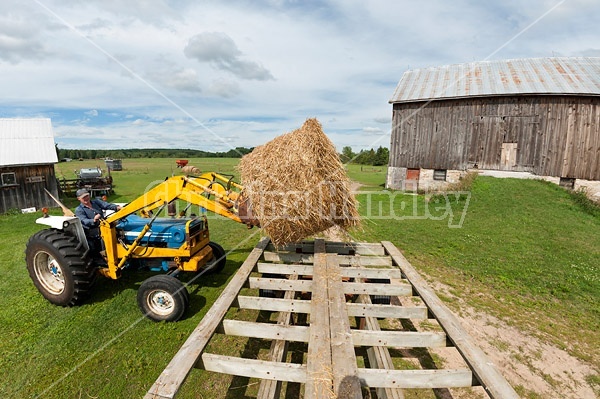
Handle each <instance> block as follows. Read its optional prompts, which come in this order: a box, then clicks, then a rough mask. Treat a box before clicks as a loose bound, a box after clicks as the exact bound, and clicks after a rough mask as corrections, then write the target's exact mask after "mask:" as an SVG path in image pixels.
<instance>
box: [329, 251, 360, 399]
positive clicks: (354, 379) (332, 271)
mask: <svg viewBox="0 0 600 399" xmlns="http://www.w3.org/2000/svg"><path fill="white" fill-rule="evenodd" d="M339 258H340V257H339V256H336V255H328V256H327V281H328V283H329V286H328V290H327V295H328V298H329V318H330V322H329V323H330V332H331V362H332V364H333V391H334V393H335V395H336V397H338V398H347V399H351V398H354V399H362V392H361V387H360V380H359V379H358V376H357V373H358V367H357V366H356V355H355V354H354V344H353V343H352V334H351V331H350V323H349V321H348V314H347V313H346V296H345V295H344V289H343V284H342V276H341V272H340V267H339V265H338V261H339Z"/></svg>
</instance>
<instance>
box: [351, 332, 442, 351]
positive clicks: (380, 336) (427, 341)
mask: <svg viewBox="0 0 600 399" xmlns="http://www.w3.org/2000/svg"><path fill="white" fill-rule="evenodd" d="M352 340H353V341H354V345H356V346H388V347H403V348H410V347H412V348H443V347H445V346H446V342H447V340H446V334H445V333H443V332H417V331H364V330H352Z"/></svg>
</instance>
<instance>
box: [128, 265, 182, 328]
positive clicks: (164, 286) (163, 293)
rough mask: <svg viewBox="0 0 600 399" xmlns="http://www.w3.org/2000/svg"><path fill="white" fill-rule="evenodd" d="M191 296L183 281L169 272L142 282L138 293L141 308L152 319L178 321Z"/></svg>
mask: <svg viewBox="0 0 600 399" xmlns="http://www.w3.org/2000/svg"><path fill="white" fill-rule="evenodd" d="M189 302H190V297H189V294H188V291H187V289H186V288H185V287H184V286H183V283H182V282H181V281H179V280H178V279H177V278H175V277H173V276H170V275H168V274H159V275H156V276H152V277H150V278H147V279H146V280H144V281H143V282H142V285H140V288H139V290H138V293H137V303H138V306H139V307H140V310H141V311H142V313H143V314H144V316H146V317H147V318H149V319H150V320H152V321H177V320H179V319H181V317H182V316H183V314H184V313H185V309H186V308H187V307H188V305H189Z"/></svg>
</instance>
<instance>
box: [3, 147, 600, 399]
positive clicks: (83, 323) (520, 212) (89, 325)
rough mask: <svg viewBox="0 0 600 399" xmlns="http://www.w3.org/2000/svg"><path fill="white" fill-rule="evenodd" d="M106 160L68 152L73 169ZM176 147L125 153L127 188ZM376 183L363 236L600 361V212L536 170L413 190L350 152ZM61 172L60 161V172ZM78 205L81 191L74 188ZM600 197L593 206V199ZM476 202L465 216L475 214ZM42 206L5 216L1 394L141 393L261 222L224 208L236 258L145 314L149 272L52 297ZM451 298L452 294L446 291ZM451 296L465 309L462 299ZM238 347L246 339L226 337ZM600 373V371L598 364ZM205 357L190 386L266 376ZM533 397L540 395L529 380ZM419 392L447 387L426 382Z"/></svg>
mask: <svg viewBox="0 0 600 399" xmlns="http://www.w3.org/2000/svg"><path fill="white" fill-rule="evenodd" d="M236 162H237V160H232V159H198V160H190V164H193V165H195V166H197V167H199V168H200V169H201V170H216V171H220V172H223V173H235V164H236ZM97 165H98V166H103V165H102V163H101V161H98V162H95V161H94V162H92V161H84V162H70V163H61V164H58V165H57V169H58V170H60V171H62V173H63V174H64V175H65V177H67V178H72V177H73V169H75V168H81V167H89V166H97ZM174 165H175V163H174V160H172V159H152V160H148V159H141V160H129V159H127V160H124V162H123V166H124V170H123V171H119V172H113V176H114V179H115V184H116V186H115V195H114V196H113V197H111V199H110V200H111V201H114V202H127V201H129V200H131V199H133V198H135V197H136V196H138V195H140V194H141V193H142V192H143V191H144V190H145V189H146V188H147V187H148V185H149V184H151V183H152V182H158V181H161V180H163V179H164V178H165V177H167V176H169V175H171V173H173V172H176V170H175V168H174ZM348 173H349V175H350V176H351V178H352V179H353V180H355V181H358V182H360V183H361V184H362V187H361V192H360V194H359V195H358V196H357V198H358V200H359V201H360V205H361V206H360V211H361V214H362V215H363V217H364V221H363V226H362V229H360V230H357V231H354V232H352V236H353V237H354V238H356V239H357V240H363V241H379V240H390V241H392V242H394V244H396V245H397V246H398V247H399V248H400V249H401V250H402V251H403V252H404V253H405V255H406V256H407V258H408V259H409V260H410V261H411V262H412V263H413V265H414V266H415V267H416V268H417V269H418V270H420V271H421V272H423V273H425V274H426V275H427V276H429V278H431V279H433V280H437V281H440V282H443V283H444V284H447V285H449V286H451V287H452V292H453V294H455V295H456V296H459V297H462V298H465V299H466V302H467V303H468V304H469V305H471V306H474V307H475V308H476V309H480V310H483V311H486V312H489V313H491V314H493V315H496V316H498V317H500V318H502V319H504V320H506V321H508V322H509V323H511V324H514V325H517V326H520V327H521V328H523V329H525V330H528V331H532V332H536V334H537V335H539V336H540V337H542V338H543V339H544V340H545V341H548V342H552V343H553V344H555V345H557V346H559V347H561V348H564V349H565V350H567V351H569V352H570V353H571V354H573V355H574V356H576V357H578V358H580V359H583V360H585V361H587V362H589V363H591V364H592V365H593V366H594V367H595V368H596V370H600V360H599V359H600V348H599V347H598V344H597V343H598V342H600V333H599V331H600V270H599V267H600V266H599V265H600V215H599V214H598V212H596V211H595V210H594V209H596V208H588V207H586V206H584V205H582V204H581V202H580V201H578V199H577V198H575V197H573V196H572V195H570V194H569V193H568V192H566V191H564V190H563V189H561V188H558V187H557V186H554V185H551V184H547V183H543V182H539V181H529V180H514V179H494V178H483V177H479V178H477V179H476V180H475V181H474V183H473V186H472V187H471V189H470V190H469V195H463V196H459V197H458V198H457V197H455V196H450V197H448V198H449V200H448V201H446V197H444V196H434V197H431V196H429V195H419V196H410V195H405V194H400V193H389V192H387V191H384V190H383V189H382V187H381V185H382V184H383V183H384V180H385V168H373V167H370V166H368V167H363V168H362V170H361V167H360V165H350V167H349V170H348ZM58 174H59V175H60V172H59V173H58ZM67 202H68V204H69V205H70V206H72V207H74V206H75V205H76V200H75V199H70V200H67ZM590 209H591V210H590ZM463 215H464V219H462V216H463ZM37 217H38V215H32V214H25V215H21V214H7V215H2V216H0V256H1V259H2V263H1V266H0V268H1V271H2V275H3V277H4V278H3V279H2V280H1V281H0V292H2V294H3V295H2V297H1V298H0V309H2V310H1V311H0V327H1V328H2V331H3V333H4V337H3V339H2V340H0V353H1V356H0V367H1V369H2V370H3V373H2V376H1V377H0V397H3V398H61V399H62V398H138V397H142V396H143V394H144V393H145V392H146V390H147V389H148V388H149V387H150V386H151V385H152V383H153V382H154V380H155V379H156V377H157V376H158V375H159V374H160V372H161V371H162V369H163V368H164V367H165V365H166V364H167V363H168V362H169V360H170V359H171V357H172V356H173V354H174V353H175V352H176V351H177V350H178V349H179V347H180V346H181V344H182V343H183V342H184V341H185V339H186V338H187V336H188V335H189V334H190V332H191V331H192V330H193V329H194V327H195V326H196V325H197V324H198V323H199V321H200V320H201V319H202V317H203V315H204V314H205V313H206V311H207V310H208V309H209V307H210V305H211V304H212V302H213V301H214V300H215V299H216V298H217V297H218V295H219V293H220V292H221V290H222V289H223V288H224V287H225V285H226V283H227V279H228V278H229V277H231V276H232V275H233V273H234V272H235V270H236V269H237V267H239V265H240V264H241V263H242V262H243V260H244V259H245V258H246V256H247V254H248V253H249V252H250V250H251V249H252V248H253V246H254V245H255V243H256V242H257V241H258V238H259V235H260V231H259V230H257V229H254V230H247V229H246V228H245V227H244V226H242V225H238V224H236V223H234V222H231V221H229V220H222V219H216V218H213V219H211V221H210V223H211V238H212V240H214V241H216V242H218V243H220V244H221V245H223V247H224V248H225V249H226V250H232V251H231V252H230V253H229V254H228V261H227V267H226V269H225V271H224V272H223V273H222V274H220V275H217V276H210V277H207V278H204V279H202V280H201V281H196V282H194V283H192V284H191V285H190V287H189V288H188V289H189V291H190V298H191V308H190V309H189V310H188V312H187V313H186V316H185V317H184V319H183V320H181V321H179V322H177V323H170V324H165V323H153V322H151V321H149V320H147V319H144V318H142V317H141V313H140V311H139V310H138V308H137V304H136V290H137V287H138V286H139V284H140V283H141V281H142V280H143V279H144V278H145V277H147V276H145V275H139V274H128V275H125V276H124V277H123V278H121V279H119V280H116V281H112V280H106V279H100V280H99V282H98V284H97V285H96V286H95V289H94V293H93V295H92V297H91V298H90V299H89V300H88V301H87V302H86V303H85V304H84V305H82V306H79V307H76V308H60V307H56V306H53V305H51V304H49V303H48V302H46V301H45V300H43V298H42V297H41V295H40V294H39V293H38V292H37V291H36V289H35V288H34V287H33V284H32V283H31V280H30V279H29V276H28V275H27V271H26V268H25V263H24V252H23V251H24V249H25V244H26V242H27V239H28V237H29V236H31V235H32V234H33V233H34V232H36V231H38V230H39V229H41V228H42V226H40V225H36V224H35V219H36V218H37ZM444 299H448V298H444ZM448 304H449V306H450V307H451V308H454V310H456V311H458V312H460V309H457V308H456V304H455V303H452V302H449V303H448ZM213 344H214V345H221V346H223V347H227V348H228V349H227V351H228V352H229V353H230V354H231V355H238V354H240V353H241V352H243V351H244V350H245V348H244V343H243V342H242V341H227V342H222V341H218V340H217V341H215V342H214V343H213ZM589 380H590V381H592V382H593V381H595V382H596V383H598V376H597V375H596V376H593V375H592V376H589ZM245 385H248V381H244V380H239V379H234V380H231V379H227V378H224V377H222V376H218V375H215V374H212V373H208V372H203V371H199V370H195V371H194V372H192V374H191V375H190V377H189V379H188V382H187V383H186V385H185V388H184V389H183V390H182V391H181V393H180V395H179V396H178V398H244V397H251V395H252V394H253V393H255V391H256V387H255V386H252V384H250V386H248V387H246V386H245ZM522 396H523V397H526V398H536V397H538V396H536V395H535V393H533V392H524V393H523V394H522ZM411 397H415V398H433V397H434V396H433V395H432V394H427V393H423V394H416V396H411Z"/></svg>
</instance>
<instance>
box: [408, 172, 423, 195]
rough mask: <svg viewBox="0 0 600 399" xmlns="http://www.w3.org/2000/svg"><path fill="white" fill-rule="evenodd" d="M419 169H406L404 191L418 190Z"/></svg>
mask: <svg viewBox="0 0 600 399" xmlns="http://www.w3.org/2000/svg"><path fill="white" fill-rule="evenodd" d="M420 172H421V170H420V169H407V170H406V181H405V182H404V190H406V191H417V190H418V189H419V174H420Z"/></svg>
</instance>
